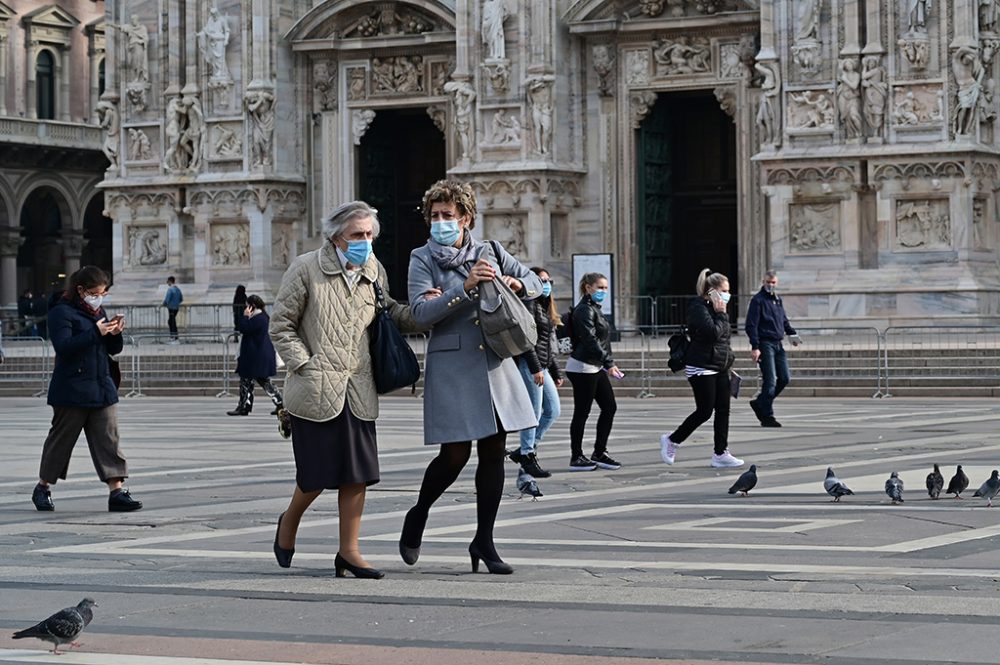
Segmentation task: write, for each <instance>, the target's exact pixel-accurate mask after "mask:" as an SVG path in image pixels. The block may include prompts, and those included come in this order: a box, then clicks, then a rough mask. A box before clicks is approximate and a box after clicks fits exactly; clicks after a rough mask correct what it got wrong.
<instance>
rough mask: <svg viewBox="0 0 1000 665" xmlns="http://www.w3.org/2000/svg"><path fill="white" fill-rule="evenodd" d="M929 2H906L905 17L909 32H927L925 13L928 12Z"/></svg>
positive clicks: (926, 0)
mask: <svg viewBox="0 0 1000 665" xmlns="http://www.w3.org/2000/svg"><path fill="white" fill-rule="evenodd" d="M930 4H931V0H907V2H906V17H907V21H908V23H909V26H910V32H926V31H927V12H928V11H929V10H930Z"/></svg>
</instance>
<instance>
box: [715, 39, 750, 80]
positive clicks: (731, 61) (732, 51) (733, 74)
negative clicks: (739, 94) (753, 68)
mask: <svg viewBox="0 0 1000 665" xmlns="http://www.w3.org/2000/svg"><path fill="white" fill-rule="evenodd" d="M745 71H746V69H745V67H744V64H743V45H742V44H738V43H729V44H720V45H719V78H724V79H738V78H743V72H745Z"/></svg>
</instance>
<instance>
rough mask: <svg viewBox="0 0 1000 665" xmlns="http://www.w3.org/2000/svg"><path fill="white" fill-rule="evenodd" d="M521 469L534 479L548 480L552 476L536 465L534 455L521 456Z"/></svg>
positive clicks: (536, 460)
mask: <svg viewBox="0 0 1000 665" xmlns="http://www.w3.org/2000/svg"><path fill="white" fill-rule="evenodd" d="M521 469H522V470H523V471H524V472H525V473H526V474H528V475H529V476H534V477H535V478H548V477H549V476H551V475H552V474H551V473H549V472H548V471H546V470H545V469H543V468H542V467H540V466H539V465H538V458H537V457H536V456H535V453H529V454H527V455H521Z"/></svg>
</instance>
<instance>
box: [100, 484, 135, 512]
mask: <svg viewBox="0 0 1000 665" xmlns="http://www.w3.org/2000/svg"><path fill="white" fill-rule="evenodd" d="M140 508H142V501H139V500H137V499H133V498H132V495H131V494H129V492H128V490H127V489H117V490H113V491H112V492H111V495H110V496H109V497H108V510H109V511H111V512H113V513H127V512H129V511H132V510H139V509H140Z"/></svg>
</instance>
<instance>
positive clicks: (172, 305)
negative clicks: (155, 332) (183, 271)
mask: <svg viewBox="0 0 1000 665" xmlns="http://www.w3.org/2000/svg"><path fill="white" fill-rule="evenodd" d="M176 281H177V280H175V279H174V276H173V275H171V276H170V277H167V294H166V295H165V296H164V297H163V306H164V307H166V308H167V327H168V328H169V329H170V343H171V344H179V343H180V340H178V339H177V312H178V311H180V308H181V303H182V302H184V294H183V293H181V288H180V287H179V286H177V284H176Z"/></svg>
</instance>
